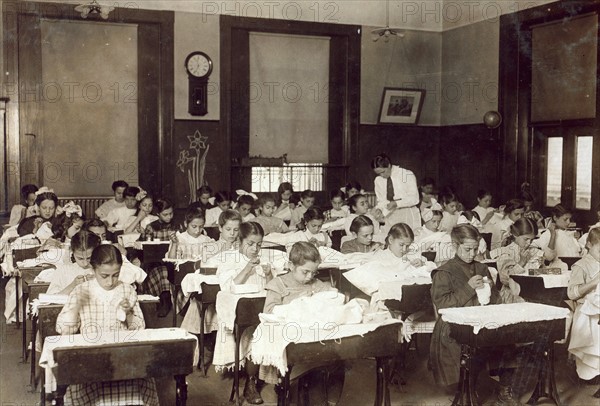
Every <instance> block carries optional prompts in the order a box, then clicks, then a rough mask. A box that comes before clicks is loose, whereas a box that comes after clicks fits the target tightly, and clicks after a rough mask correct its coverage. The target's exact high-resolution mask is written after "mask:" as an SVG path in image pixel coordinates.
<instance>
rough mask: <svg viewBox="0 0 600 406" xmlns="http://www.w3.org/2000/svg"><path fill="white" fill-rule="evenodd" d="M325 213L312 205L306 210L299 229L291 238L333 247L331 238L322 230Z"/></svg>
mask: <svg viewBox="0 0 600 406" xmlns="http://www.w3.org/2000/svg"><path fill="white" fill-rule="evenodd" d="M324 222H325V215H324V214H323V211H322V210H321V209H320V208H318V207H311V208H309V209H307V210H306V211H305V212H304V215H303V216H302V221H301V222H300V223H299V224H298V231H296V232H295V233H294V235H293V236H291V237H290V238H291V239H292V240H294V239H295V240H296V241H308V242H310V243H311V244H314V245H315V246H316V247H331V244H332V242H331V238H330V237H329V235H328V234H327V233H326V232H324V231H321V227H323V223H324Z"/></svg>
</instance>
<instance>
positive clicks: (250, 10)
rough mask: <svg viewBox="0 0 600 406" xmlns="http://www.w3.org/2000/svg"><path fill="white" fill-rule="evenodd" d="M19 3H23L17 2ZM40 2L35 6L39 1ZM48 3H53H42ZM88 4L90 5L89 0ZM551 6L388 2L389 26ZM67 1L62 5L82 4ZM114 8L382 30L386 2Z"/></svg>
mask: <svg viewBox="0 0 600 406" xmlns="http://www.w3.org/2000/svg"><path fill="white" fill-rule="evenodd" d="M21 1H24V0H21ZM38 1H40V0H38ZM41 1H52V0H41ZM90 1H91V0H90ZM553 1H555V0H526V1H523V0H521V1H513V0H495V1H489V0H481V1H475V0H419V1H417V0H411V1H408V0H389V7H390V26H392V27H399V28H406V29H414V30H424V31H444V30H448V29H452V28H455V27H459V26H463V25H467V24H471V23H475V22H478V21H483V20H487V19H497V18H498V17H499V15H500V14H506V13H511V12H515V11H519V10H523V9H526V8H531V7H535V6H538V5H542V4H547V3H551V2H553ZM87 2H88V1H87V0H85V1H73V0H67V1H63V3H73V4H80V3H87ZM98 2H99V3H101V4H107V5H112V6H117V7H127V8H141V9H153V10H174V11H185V12H193V13H204V14H230V15H236V16H242V17H262V18H277V19H284V20H301V21H315V22H331V23H345V24H357V25H364V26H385V23H386V0H333V1H332V0H293V1H292V0H214V1H203V0H135V1H128V0H120V1H114V0H98Z"/></svg>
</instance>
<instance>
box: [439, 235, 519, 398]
mask: <svg viewBox="0 0 600 406" xmlns="http://www.w3.org/2000/svg"><path fill="white" fill-rule="evenodd" d="M451 237H452V242H453V243H454V244H455V245H456V256H455V257H454V258H452V259H450V260H449V261H448V262H446V263H445V264H443V265H441V266H440V267H439V268H438V269H435V270H433V272H432V279H433V285H432V288H431V298H432V300H433V304H434V305H435V308H436V309H437V310H439V309H446V308H449V307H467V306H480V305H482V303H480V302H479V299H478V292H477V290H478V289H482V288H483V289H487V288H485V287H484V284H488V286H489V289H490V292H491V294H490V298H489V303H490V304H498V303H502V298H501V297H500V292H498V290H497V289H496V286H495V285H494V284H493V283H492V282H491V280H492V277H491V275H490V273H489V270H488V267H487V266H486V265H484V264H481V263H479V262H476V261H475V260H474V259H475V255H476V254H477V251H478V249H479V240H480V239H481V236H480V234H479V232H478V231H477V229H476V228H475V227H473V226H472V225H470V224H461V225H458V226H456V227H454V228H453V229H452V232H451ZM484 277H487V280H488V282H485V281H484ZM482 297H483V295H482ZM482 300H483V299H482ZM449 332H450V327H449V324H448V323H446V322H445V321H444V320H443V319H442V318H441V317H440V318H438V319H437V321H436V323H435V327H434V330H433V337H432V340H431V349H430V354H431V355H430V359H431V364H432V369H433V375H434V378H435V381H436V383H437V384H438V385H442V386H450V385H455V384H456V383H457V382H458V380H459V372H460V358H461V355H460V354H461V350H460V345H459V344H458V343H457V342H456V341H455V340H454V339H453V338H451V337H450V335H449ZM492 353H493V355H492ZM514 354H515V349H514V346H501V345H500V346H498V347H494V349H493V350H490V351H481V352H479V353H478V360H480V359H481V358H483V357H485V356H486V355H488V356H487V358H488V361H489V362H490V363H492V362H497V361H500V360H501V361H502V363H503V368H502V369H500V368H498V371H499V376H500V390H499V393H498V401H497V404H499V405H500V404H501V405H519V404H520V403H519V402H518V399H517V398H514V397H513V394H512V389H511V386H512V384H513V382H512V376H513V374H512V372H513V369H508V368H507V366H508V364H509V362H511V361H512V360H514V358H515V357H514ZM492 369H493V365H490V370H492ZM478 372H479V370H477V371H472V372H471V374H473V375H472V376H474V377H476V376H477V374H478ZM474 379H476V378H474Z"/></svg>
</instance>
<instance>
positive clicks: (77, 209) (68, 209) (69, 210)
mask: <svg viewBox="0 0 600 406" xmlns="http://www.w3.org/2000/svg"><path fill="white" fill-rule="evenodd" d="M61 213H65V216H67V217H71V215H72V214H73V213H75V214H77V215H78V216H79V217H81V216H82V215H83V211H82V210H81V206H79V205H77V204H75V202H74V201H73V200H71V201H70V202H68V203H67V204H65V205H64V206H63V207H57V208H56V214H57V215H60V214H61Z"/></svg>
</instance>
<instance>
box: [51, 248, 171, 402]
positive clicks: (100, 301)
mask: <svg viewBox="0 0 600 406" xmlns="http://www.w3.org/2000/svg"><path fill="white" fill-rule="evenodd" d="M90 263H91V265H92V268H93V269H94V274H95V278H94V279H91V280H88V281H86V282H83V283H81V284H79V285H78V286H77V287H75V289H74V290H73V291H72V292H71V294H70V295H69V299H68V301H67V304H66V305H65V306H64V307H63V309H62V311H61V312H60V314H59V315H58V318H57V320H56V331H57V332H58V333H59V334H61V335H67V334H77V333H78V332H85V334H89V335H90V337H96V336H99V335H100V334H110V335H111V337H114V331H115V330H122V331H127V330H138V329H143V328H144V327H145V323H144V317H143V315H142V311H141V309H140V307H139V304H138V303H137V294H136V293H135V289H134V288H133V287H131V286H130V285H127V284H124V283H123V282H121V281H119V272H120V269H121V265H122V264H123V258H122V256H121V253H120V252H119V250H118V249H116V248H115V247H113V246H112V245H100V246H99V247H96V248H95V249H94V251H93V252H92V256H91V258H90ZM111 332H113V333H111ZM66 399H67V401H66V403H67V404H99V403H100V402H103V401H104V402H106V403H107V404H140V403H143V404H144V405H151V406H158V405H159V400H158V396H157V393H156V386H155V383H154V380H153V379H132V380H125V381H111V382H96V383H91V384H80V385H71V386H69V388H68V390H67V395H66Z"/></svg>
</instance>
